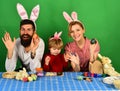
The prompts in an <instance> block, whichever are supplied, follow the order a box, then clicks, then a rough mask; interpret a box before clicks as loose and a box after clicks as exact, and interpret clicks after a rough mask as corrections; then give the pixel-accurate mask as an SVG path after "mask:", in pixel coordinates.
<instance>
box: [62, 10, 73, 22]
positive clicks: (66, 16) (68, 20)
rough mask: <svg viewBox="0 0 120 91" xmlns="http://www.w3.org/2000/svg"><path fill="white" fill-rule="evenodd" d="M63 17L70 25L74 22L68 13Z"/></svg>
mask: <svg viewBox="0 0 120 91" xmlns="http://www.w3.org/2000/svg"><path fill="white" fill-rule="evenodd" d="M63 16H64V18H65V19H66V21H67V22H68V23H70V22H71V21H73V20H72V19H71V17H70V16H69V15H68V14H67V13H66V12H63Z"/></svg>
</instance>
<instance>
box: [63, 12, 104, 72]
mask: <svg viewBox="0 0 120 91" xmlns="http://www.w3.org/2000/svg"><path fill="white" fill-rule="evenodd" d="M63 16H64V18H65V19H66V20H67V21H68V23H69V26H68V29H69V35H70V36H71V37H72V39H73V42H70V43H68V44H67V45H66V47H65V52H66V56H67V60H70V61H71V66H72V68H73V70H74V71H82V72H85V71H86V72H87V71H90V72H92V73H103V70H102V68H103V67H102V64H101V62H100V61H98V60H97V55H98V53H99V51H100V47H99V44H98V41H97V40H96V41H97V42H96V43H95V44H92V43H91V42H90V39H88V38H86V37H85V36H84V33H85V28H84V26H83V24H82V23H81V22H80V21H79V20H78V19H77V13H76V12H72V14H71V16H72V18H71V17H70V16H69V15H68V14H67V13H66V12H63Z"/></svg>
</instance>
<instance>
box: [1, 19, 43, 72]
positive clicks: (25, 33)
mask: <svg viewBox="0 0 120 91" xmlns="http://www.w3.org/2000/svg"><path fill="white" fill-rule="evenodd" d="M2 40H3V42H4V44H5V46H6V48H7V57H6V62H5V68H6V70H7V71H14V70H15V69H16V65H17V60H18V58H19V59H20V61H21V64H22V67H25V68H26V69H27V71H35V69H36V68H38V67H41V60H42V57H43V53H44V49H45V45H44V41H43V39H42V38H40V37H39V36H38V35H37V34H36V26H35V24H34V22H33V21H32V20H29V19H24V20H22V21H21V22H20V38H17V39H15V38H14V39H13V41H12V39H11V37H10V34H9V33H8V32H6V33H5V35H4V37H3V38H2Z"/></svg>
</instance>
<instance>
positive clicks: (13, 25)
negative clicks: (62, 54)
mask: <svg viewBox="0 0 120 91" xmlns="http://www.w3.org/2000/svg"><path fill="white" fill-rule="evenodd" d="M18 2H19V3H21V4H22V5H23V6H24V7H25V9H26V10H27V13H28V16H30V13H31V10H32V8H33V7H34V6H35V5H37V4H39V5H40V14H39V17H38V19H37V21H36V24H37V33H38V34H39V36H40V37H41V38H43V40H44V41H45V45H46V49H45V52H47V51H48V50H47V45H48V43H47V40H48V38H49V36H51V35H52V34H54V32H55V31H58V32H59V31H63V33H62V36H61V37H62V39H63V42H64V44H66V43H67V42H69V41H71V38H69V37H68V32H67V31H68V30H67V27H68V23H67V22H66V20H65V19H64V17H63V14H62V12H63V11H66V12H68V13H69V14H71V12H72V11H76V12H77V13H78V19H79V20H81V21H82V22H83V23H84V25H85V29H86V34H85V35H86V36H87V37H88V38H90V39H91V38H96V39H98V41H99V43H100V46H101V51H100V53H101V54H102V55H104V56H108V57H110V59H111V60H112V64H113V66H114V67H115V69H116V70H117V71H118V72H120V67H119V66H120V62H119V61H120V59H119V54H120V53H119V52H120V51H119V50H120V42H119V40H120V29H119V27H120V0H0V38H1V40H0V71H5V58H6V53H7V50H6V48H5V46H4V44H3V42H2V37H3V35H4V34H5V31H8V32H9V33H10V34H11V37H12V38H13V37H16V38H17V37H18V36H19V21H20V20H21V19H20V16H19V15H18V13H17V10H16V4H17V3H18Z"/></svg>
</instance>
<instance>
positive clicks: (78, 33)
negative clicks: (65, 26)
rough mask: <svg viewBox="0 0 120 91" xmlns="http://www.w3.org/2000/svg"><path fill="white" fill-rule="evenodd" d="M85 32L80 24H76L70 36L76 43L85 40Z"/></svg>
mask: <svg viewBox="0 0 120 91" xmlns="http://www.w3.org/2000/svg"><path fill="white" fill-rule="evenodd" d="M84 32H85V30H84V29H82V27H81V26H80V25H78V24H75V25H73V26H72V27H71V30H70V36H71V37H72V38H73V40H74V41H76V42H79V41H80V40H81V39H83V38H84Z"/></svg>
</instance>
